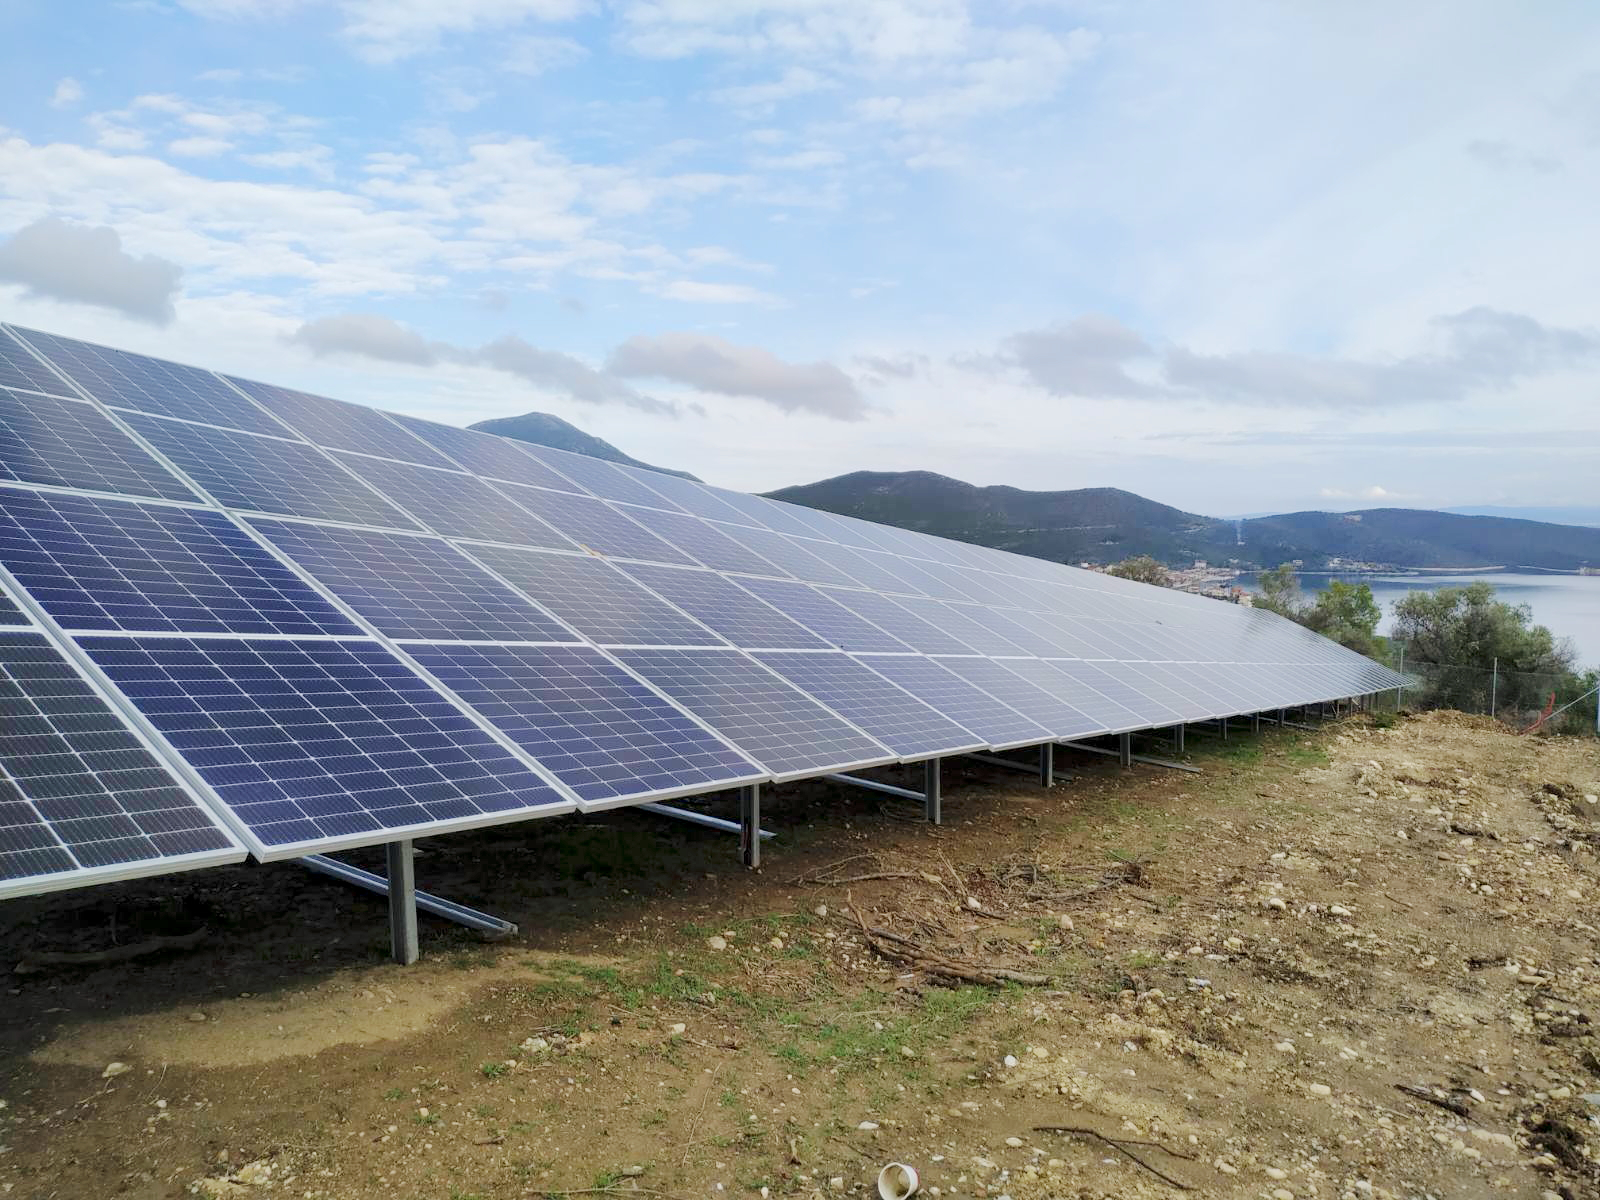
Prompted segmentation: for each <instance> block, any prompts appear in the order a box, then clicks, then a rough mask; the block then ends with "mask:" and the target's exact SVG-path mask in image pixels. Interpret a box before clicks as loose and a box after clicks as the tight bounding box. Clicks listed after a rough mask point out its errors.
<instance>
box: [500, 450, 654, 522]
mask: <svg viewBox="0 0 1600 1200" xmlns="http://www.w3.org/2000/svg"><path fill="white" fill-rule="evenodd" d="M517 449H519V450H521V451H522V452H523V453H524V454H530V455H532V456H533V457H534V458H536V459H538V460H539V461H540V462H542V463H543V464H544V465H545V466H547V467H549V468H550V469H551V470H552V471H558V472H560V473H561V474H562V475H565V476H566V477H567V478H568V479H570V480H572V482H573V483H576V484H578V485H579V487H580V488H582V489H583V490H584V491H587V492H589V493H590V494H591V495H595V496H599V497H600V498H601V499H602V500H618V501H621V502H622V503H624V504H643V505H645V506H646V507H649V508H665V509H669V510H671V511H672V512H682V511H683V510H682V509H680V508H679V507H678V506H677V505H676V504H674V503H673V502H672V501H671V500H668V499H667V498H666V497H665V496H662V495H660V494H659V493H657V492H653V491H651V490H650V489H649V488H647V487H645V485H644V484H642V483H640V482H639V480H638V479H637V478H635V476H634V473H633V472H631V471H625V470H623V469H622V468H621V467H620V466H618V465H617V464H615V463H608V462H606V461H605V460H604V459H599V458H590V457H589V456H588V455H587V454H570V453H568V452H567V451H565V450H555V449H552V448H551V447H549V446H535V445H533V444H532V443H531V442H530V443H523V444H521V445H519V446H518V447H517ZM569 490H572V489H569Z"/></svg>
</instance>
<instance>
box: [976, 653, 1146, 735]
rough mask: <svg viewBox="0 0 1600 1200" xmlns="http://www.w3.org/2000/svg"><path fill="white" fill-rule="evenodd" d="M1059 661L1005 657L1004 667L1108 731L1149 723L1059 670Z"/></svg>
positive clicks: (1073, 676) (1139, 726)
mask: <svg viewBox="0 0 1600 1200" xmlns="http://www.w3.org/2000/svg"><path fill="white" fill-rule="evenodd" d="M1061 665H1062V664H1060V663H1058V662H1045V661H1044V660H1043V659H1038V658H1008V659H1006V661H1005V667H1006V670H1008V671H1012V672H1014V673H1016V674H1018V675H1021V676H1022V677H1023V678H1024V679H1026V680H1027V681H1028V682H1029V683H1031V684H1033V685H1035V686H1036V687H1040V688H1043V689H1044V690H1045V691H1047V692H1049V693H1050V694H1051V695H1052V696H1054V697H1055V698H1056V699H1057V700H1062V701H1065V702H1066V703H1067V704H1070V705H1071V706H1072V707H1073V708H1075V709H1076V710H1077V711H1078V712H1081V713H1082V714H1083V715H1084V716H1085V717H1087V718H1088V719H1089V720H1090V721H1092V722H1093V723H1094V724H1095V725H1098V726H1099V727H1100V728H1101V729H1103V730H1105V731H1107V732H1108V733H1123V732H1126V731H1127V730H1130V729H1142V728H1144V727H1145V726H1146V725H1148V724H1149V722H1148V721H1146V720H1145V719H1144V718H1143V717H1142V716H1140V715H1139V714H1138V713H1136V712H1131V711H1129V710H1128V709H1126V708H1124V707H1123V706H1122V705H1120V704H1118V703H1117V702H1116V701H1115V700H1112V699H1110V698H1109V697H1107V696H1105V695H1104V694H1102V693H1101V692H1099V691H1096V690H1095V689H1094V688H1092V687H1090V686H1089V685H1088V684H1086V683H1084V682H1083V681H1082V680H1081V679H1079V678H1078V677H1077V676H1076V675H1069V674H1067V673H1066V672H1065V671H1062V670H1061V669H1060V668H1061Z"/></svg>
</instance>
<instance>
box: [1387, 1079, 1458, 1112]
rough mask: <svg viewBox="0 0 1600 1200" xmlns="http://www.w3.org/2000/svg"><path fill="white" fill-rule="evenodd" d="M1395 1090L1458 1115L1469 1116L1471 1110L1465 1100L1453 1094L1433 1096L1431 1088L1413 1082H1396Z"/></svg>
mask: <svg viewBox="0 0 1600 1200" xmlns="http://www.w3.org/2000/svg"><path fill="white" fill-rule="evenodd" d="M1394 1086H1395V1090H1396V1091H1399V1092H1404V1093H1405V1094H1406V1095H1408V1096H1410V1097H1412V1098H1413V1099H1415V1100H1422V1101H1424V1102H1426V1103H1428V1104H1432V1105H1434V1106H1436V1107H1438V1108H1442V1109H1444V1110H1445V1111H1447V1112H1453V1113H1455V1115H1456V1116H1458V1117H1470V1116H1471V1115H1472V1110H1471V1109H1470V1108H1468V1107H1467V1103H1466V1101H1465V1100H1457V1099H1456V1098H1455V1097H1454V1096H1435V1095H1434V1094H1433V1089H1432V1088H1426V1087H1419V1086H1417V1085H1416V1084H1414V1083H1397V1084H1395V1085H1394Z"/></svg>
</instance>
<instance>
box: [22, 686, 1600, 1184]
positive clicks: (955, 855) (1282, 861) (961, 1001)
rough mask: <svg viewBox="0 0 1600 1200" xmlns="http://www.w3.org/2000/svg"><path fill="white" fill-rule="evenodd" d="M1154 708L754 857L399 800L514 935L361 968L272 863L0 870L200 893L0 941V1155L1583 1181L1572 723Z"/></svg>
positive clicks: (146, 891) (75, 910)
mask: <svg viewBox="0 0 1600 1200" xmlns="http://www.w3.org/2000/svg"><path fill="white" fill-rule="evenodd" d="M1200 741H1201V739H1200V738H1198V737H1195V738H1192V739H1191V744H1190V749H1191V751H1192V752H1193V755H1192V757H1193V761H1194V762H1195V763H1196V764H1197V765H1199V766H1201V767H1202V769H1203V773H1202V774H1201V775H1199V776H1193V775H1183V774H1177V773H1172V772H1162V771H1156V770H1153V769H1149V768H1136V769H1135V770H1133V771H1129V772H1124V771H1121V770H1120V769H1118V768H1117V767H1115V765H1113V764H1105V763H1103V762H1102V761H1101V760H1087V759H1085V760H1079V759H1076V758H1074V759H1071V760H1070V761H1069V762H1068V764H1067V769H1069V770H1073V771H1074V772H1081V773H1080V774H1079V777H1078V778H1077V779H1076V780H1075V781H1074V782H1072V783H1071V784H1068V785H1062V786H1058V787H1057V788H1055V789H1052V790H1051V791H1049V792H1046V791H1044V790H1042V789H1040V788H1038V787H1037V786H1036V785H1034V784H1032V783H1031V782H1028V781H1026V780H1024V779H1023V777H1021V776H1016V777H1009V776H1007V775H1006V774H1005V773H1002V772H999V771H996V770H991V769H989V768H983V767H972V768H962V769H959V770H958V769H957V768H955V767H954V766H952V767H951V769H950V770H949V771H948V772H947V775H948V783H947V793H946V804H945V812H946V815H947V819H948V820H949V821H950V823H949V824H948V825H946V826H945V827H943V828H941V829H930V828H927V827H925V826H923V825H920V824H918V823H914V822H912V821H909V820H907V819H906V817H907V814H906V813H905V812H904V811H900V810H897V809H896V808H895V807H894V803H893V802H891V801H887V800H885V801H883V802H882V803H880V802H879V800H878V799H877V798H876V797H874V796H871V795H866V794H855V793H852V794H845V793H842V792H841V791H839V790H838V789H836V788H831V787H827V786H823V785H813V786H805V787H795V788H787V789H782V790H781V791H779V792H778V793H777V794H776V795H775V796H774V797H773V801H774V802H773V803H771V804H770V805H769V809H770V822H771V824H772V825H773V826H774V827H775V828H778V829H779V830H781V831H782V832H783V835H784V836H783V837H782V838H781V839H780V841H778V842H776V843H774V844H772V846H771V847H770V850H769V858H768V861H767V865H766V867H765V869H764V870H763V871H761V872H759V873H757V874H751V873H748V872H744V871H742V870H741V869H739V867H738V866H737V864H736V862H735V861H734V860H735V854H734V847H733V846H732V844H731V840H730V839H726V838H721V837H718V836H716V835H713V834H708V833H703V832H701V831H699V830H696V829H688V828H679V827H668V826H664V825H662V824H660V823H656V822H654V821H653V820H652V819H650V818H647V817H642V816H639V815H637V814H628V813H621V814H615V815H613V816H611V817H609V818H607V819H606V820H605V821H603V822H589V823H580V822H576V821H565V822H549V823H547V824H545V825H543V826H541V825H538V824H535V825H531V826H526V827H521V828H516V829H513V830H511V831H501V832H498V833H492V834H484V835H479V836H474V837H459V838H451V839H444V840H441V841H439V842H436V843H430V844H429V845H428V846H426V847H425V849H426V851H427V853H425V854H423V855H422V856H420V857H419V861H418V874H419V881H420V882H421V884H422V886H425V887H427V888H429V889H432V890H436V891H440V892H443V893H444V894H447V895H450V896H452V897H453V898H456V899H460V900H463V901H465V902H467V903H471V904H474V905H478V906H481V907H484V908H486V909H488V910H490V911H493V912H496V913H499V914H501V915H504V916H507V917H510V918H511V919H513V920H516V921H517V922H518V923H519V924H520V925H521V928H522V933H521V934H520V935H519V936H518V937H517V938H516V939H514V940H512V941H510V942H505V943H500V944H495V945H483V944H479V943H475V942H473V941H472V940H471V939H470V938H469V937H468V936H467V935H465V934H464V933H462V932H460V931H456V930H454V929H451V928H448V927H445V926H442V925H427V926H425V928H424V939H425V948H426V951H427V954H426V957H425V959H424V961H423V962H422V963H421V964H419V965H418V966H417V967H414V968H411V969H407V970H402V969H399V968H395V967H392V966H390V965H388V964H387V963H386V962H385V961H384V960H383V953H384V948H385V930H384V926H383V910H382V908H381V906H380V904H379V903H378V902H377V901H376V900H375V899H373V898H371V897H367V896H364V895H362V894H360V893H355V892H351V891H347V890H345V889H343V888H341V887H340V886H339V885H336V884H334V883H332V882H330V881H328V880H324V879H321V878H318V877H315V876H312V875H310V874H308V873H305V872H302V871H299V870H297V869H295V868H293V867H291V866H277V867H271V868H238V869H230V870H224V871H211V872H204V873H200V874H196V875H193V876H189V877H185V878H182V879H179V880H168V881H164V882H145V883H137V884H129V885H122V886H119V887H115V888H107V889H99V890H96V891H91V892H86V893H78V894H70V895H64V896H55V897H46V898H39V899H37V900H31V901H25V902H15V903H12V904H9V905H7V906H5V907H4V908H3V909H0V955H3V957H0V961H3V962H5V963H6V964H7V965H8V966H9V965H10V964H14V963H16V962H17V961H19V960H21V959H24V958H25V957H26V956H27V954H28V953H29V952H30V951H37V950H57V951H59V950H88V949H97V948H104V947H106V946H109V945H113V944H125V943H128V942H133V941H138V940H140V939H142V938H145V937H149V936H151V935H152V934H174V933H184V932H190V931H193V930H195V929H196V928H201V927H203V928H204V929H205V930H206V935H205V937H204V940H203V941H202V942H201V944H200V945H199V946H198V947H197V948H196V949H194V950H192V951H186V952H176V953H171V954H167V955H165V956H162V957H157V958H153V959H149V960H145V961H142V962H139V963H134V964H124V965H121V966H115V967H100V968H92V969H57V968H52V969H47V970H44V971H40V972H37V973H31V974H18V975H13V976H11V977H10V979H9V981H8V982H7V984H6V985H5V986H6V987H7V989H8V993H9V994H7V995H5V997H4V999H5V1001H6V1005H5V1011H6V1020H5V1021H4V1022H3V1028H0V1043H3V1046H4V1073H3V1075H0V1101H3V1105H4V1106H3V1107H0V1142H3V1143H4V1147H5V1148H4V1150H3V1152H0V1194H3V1195H5V1196H13V1197H72V1198H86V1197H102V1196H107V1197H109V1196H126V1197H134V1198H140V1200H146V1198H148V1200H155V1198H162V1200H165V1198H170V1197H178V1196H183V1195H187V1194H191V1193H193V1192H196V1191H198V1193H199V1194H210V1195H214V1196H240V1197H249V1196H263V1197H264V1196H267V1195H282V1196H294V1197H328V1198H339V1200H343V1198H346V1197H349V1198H352V1200H373V1198H378V1197H383V1198H385V1200H389V1198H393V1197H420V1198H424V1200H469V1198H473V1197H476V1198H481V1200H491V1198H492V1200H500V1198H502V1197H518V1196H525V1195H527V1196H536V1195H541V1194H553V1193H567V1194H573V1193H579V1194H584V1195H600V1194H602V1192H618V1193H627V1192H632V1191H635V1190H636V1189H637V1191H638V1193H639V1194H640V1195H641V1196H646V1197H653V1196H669V1197H703V1196H709V1197H715V1196H718V1195H726V1194H728V1193H739V1194H748V1195H753V1196H763V1197H771V1196H774V1195H795V1196H802V1197H808V1198H809V1197H812V1196H814V1195H818V1194H820V1195H822V1196H831V1195H834V1194H842V1195H856V1196H860V1195H871V1194H873V1193H872V1179H873V1177H874V1176H875V1174H876V1171H877V1169H878V1167H879V1166H880V1165H881V1164H883V1163H885V1162H888V1161H890V1160H894V1159H898V1160H901V1161H905V1162H909V1163H912V1164H914V1165H916V1166H917V1167H918V1169H919V1170H920V1171H921V1172H922V1179H923V1185H924V1188H925V1190H926V1192H927V1193H928V1194H929V1195H930V1196H934V1197H936V1198H943V1197H961V1198H965V1197H998V1196H1010V1197H1013V1198H1014V1200H1031V1198H1032V1197H1043V1196H1070V1197H1085V1198H1087V1197H1108V1198H1109V1197H1118V1198H1137V1197H1146V1196H1150V1197H1154V1196H1175V1195H1177V1194H1179V1191H1178V1189H1179V1187H1180V1186H1181V1187H1183V1188H1187V1189H1189V1190H1190V1192H1191V1194H1194V1195H1199V1196H1207V1197H1211V1196H1216V1197H1252V1198H1255V1197H1275V1198H1276V1200H1284V1198H1285V1197H1293V1198H1298V1197H1311V1196H1316V1197H1325V1198H1334V1197H1337V1198H1341V1200H1342V1198H1345V1197H1351V1198H1355V1200H1369V1198H1383V1197H1396V1198H1406V1200H1409V1198H1411V1197H1418V1198H1421V1197H1425V1196H1434V1197H1440V1198H1444V1197H1449V1198H1452V1200H1453V1198H1457V1197H1475V1196H1506V1197H1522V1196H1528V1197H1540V1196H1541V1195H1544V1194H1547V1193H1548V1194H1550V1195H1555V1196H1558V1197H1562V1196H1564V1197H1568V1198H1569V1200H1578V1198H1580V1197H1600V1126H1597V1121H1596V1118H1597V1117H1600V1037H1597V1036H1596V1029H1595V1024H1594V1022H1595V1021H1596V1020H1600V931H1597V929H1596V926H1597V925H1600V913H1597V908H1596V904H1595V897H1596V896H1597V895H1600V866H1597V863H1600V859H1597V857H1596V850H1597V849H1600V805H1597V804H1596V803H1595V802H1593V800H1592V799H1591V798H1592V797H1594V796H1595V795H1596V794H1597V793H1600V753H1597V748H1596V745H1595V743H1594V742H1592V741H1588V742H1584V741H1575V740H1560V739H1549V740H1534V739H1520V738H1516V737H1513V736H1510V735H1507V734H1505V733H1503V732H1501V731H1499V730H1497V729H1494V728H1491V727H1489V726H1488V724H1487V723H1484V722H1478V721H1476V720H1475V719H1471V718H1462V717H1455V716H1449V715H1435V716H1432V717H1427V718H1422V719H1417V720H1411V721H1404V722H1402V723H1400V724H1398V725H1396V726H1394V727H1391V728H1378V727H1374V726H1371V725H1368V724H1366V723H1365V722H1355V721H1352V722H1347V723H1344V724H1342V725H1338V726H1330V727H1328V728H1326V729H1324V730H1322V731H1320V732H1318V733H1315V734H1304V735H1299V734H1293V733H1288V732H1284V733H1279V734H1276V735H1266V736H1263V737H1262V738H1260V739H1248V738H1246V739H1240V738H1238V737H1235V739H1234V740H1232V741H1230V742H1228V743H1226V744H1221V743H1217V742H1216V741H1214V740H1209V739H1208V740H1207V742H1206V744H1205V745H1203V746H1197V743H1199V742H1200ZM886 777H890V776H886ZM356 857H359V856H356ZM368 865H371V864H368ZM862 876H874V877H875V878H859V877H862ZM816 878H825V879H834V880H844V879H849V882H833V883H821V884H819V883H814V882H804V881H805V880H810V879H816ZM852 904H853V906H854V910H855V911H856V912H858V913H859V914H860V916H861V918H862V920H864V921H865V923H866V924H867V925H868V926H870V927H872V928H874V929H878V930H882V931H884V932H883V933H882V934H875V935H873V936H872V938H871V939H870V940H871V941H873V942H874V943H875V944H876V946H877V949H876V950H875V949H874V948H873V947H872V946H869V945H868V944H867V940H868V939H867V937H866V935H864V934H863V931H862V927H861V924H860V923H859V922H858V921H857V919H856V917H855V916H854V915H853V914H852V912H851V905H852ZM884 952H888V953H891V954H893V955H894V956H895V960H894V961H890V960H888V959H886V958H885V957H884ZM930 956H932V957H931V958H930ZM914 961H920V963H921V965H922V966H923V967H924V968H927V967H929V966H930V965H932V966H933V968H934V970H935V973H937V972H938V971H941V970H948V969H949V967H950V964H952V963H954V964H955V965H956V967H957V968H958V969H959V971H973V970H976V971H980V972H992V971H994V970H996V969H1001V970H1005V971H1010V972H1014V973H1016V974H1017V975H1018V976H1021V977H1027V976H1033V975H1037V976H1042V977H1045V978H1046V979H1047V980H1048V982H1046V983H1044V984H1043V985H1042V986H1024V985H1021V984H1017V983H1003V984H1002V985H1001V986H998V987H987V986H971V985H968V986H937V985H936V984H935V982H934V980H933V979H932V978H930V975H929V973H928V971H927V970H917V969H913V966H912V964H913V962H914ZM958 973H959V972H958ZM945 982H947V983H951V982H954V981H952V980H949V979H946V980H945ZM112 1062H118V1063H122V1064H125V1066H126V1067H127V1070H126V1071H125V1072H123V1073H120V1074H114V1075H113V1077H111V1078H109V1079H107V1078H103V1077H102V1074H103V1072H104V1070H105V1068H106V1067H107V1065H108V1064H110V1063H112ZM1044 1125H1054V1126H1065V1127H1071V1128H1073V1129H1076V1130H1079V1131H1087V1132H1079V1133H1074V1134H1068V1133H1055V1132H1041V1131H1038V1130H1037V1129H1036V1127H1037V1126H1044ZM596 1189H599V1190H598V1191H597V1190H596Z"/></svg>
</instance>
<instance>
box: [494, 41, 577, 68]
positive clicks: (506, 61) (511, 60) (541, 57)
mask: <svg viewBox="0 0 1600 1200" xmlns="http://www.w3.org/2000/svg"><path fill="white" fill-rule="evenodd" d="M588 57H589V52H588V51H587V50H586V49H584V48H583V47H582V46H581V45H579V44H578V43H577V42H575V41H573V40H572V39H571V38H564V37H548V36H541V35H538V34H527V35H525V36H523V37H517V38H512V39H511V43H510V45H509V46H508V47H507V48H506V54H505V58H503V59H502V60H501V62H500V69H501V70H503V71H509V72H510V73H511V74H513V75H530V76H531V75H543V74H544V73H545V72H546V71H557V70H560V69H561V68H563V67H572V66H576V65H577V64H578V63H581V62H582V61H583V60H584V59H586V58H588Z"/></svg>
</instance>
